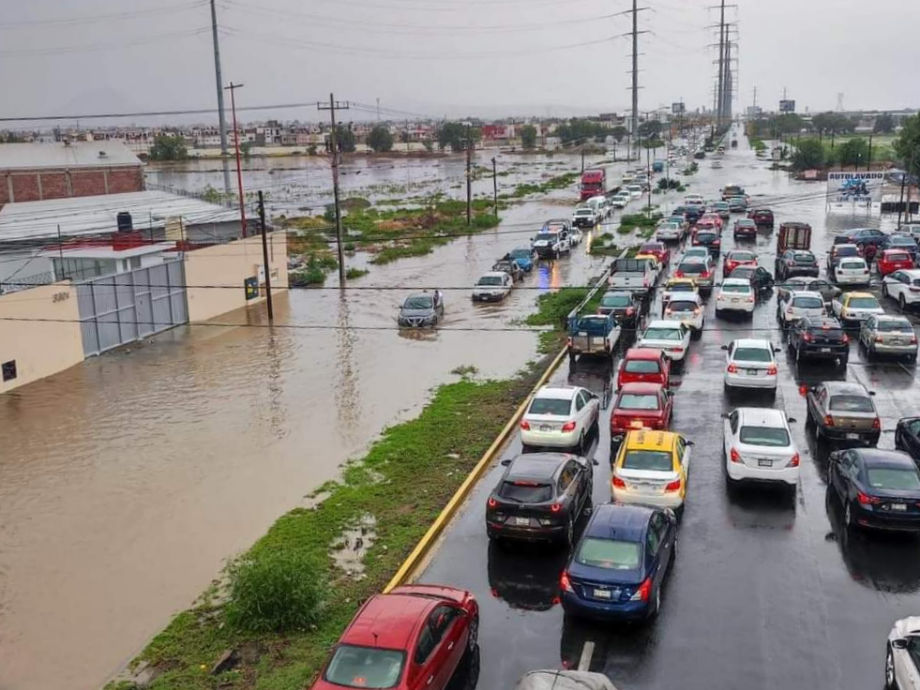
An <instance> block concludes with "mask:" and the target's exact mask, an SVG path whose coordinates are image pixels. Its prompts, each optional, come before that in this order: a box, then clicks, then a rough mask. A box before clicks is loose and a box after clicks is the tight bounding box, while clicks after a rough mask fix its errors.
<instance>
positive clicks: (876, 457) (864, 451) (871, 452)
mask: <svg viewBox="0 0 920 690" xmlns="http://www.w3.org/2000/svg"><path fill="white" fill-rule="evenodd" d="M856 451H857V453H858V455H859V457H860V458H862V461H863V462H864V463H865V465H866V466H867V467H903V468H905V469H908V468H909V469H916V468H917V465H916V463H914V459H913V458H912V457H910V456H909V455H908V454H907V453H904V452H903V451H900V450H883V449H881V448H857V449H856Z"/></svg>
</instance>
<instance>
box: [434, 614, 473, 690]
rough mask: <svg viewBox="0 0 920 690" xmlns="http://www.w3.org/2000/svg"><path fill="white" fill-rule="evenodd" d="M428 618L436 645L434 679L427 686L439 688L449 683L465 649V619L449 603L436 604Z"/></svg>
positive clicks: (439, 689)
mask: <svg viewBox="0 0 920 690" xmlns="http://www.w3.org/2000/svg"><path fill="white" fill-rule="evenodd" d="M429 620H430V625H431V628H432V632H433V634H434V636H435V638H436V639H437V646H436V647H435V650H434V657H435V660H434V663H435V668H434V672H435V679H434V680H433V681H432V682H431V685H429V686H428V687H429V688H438V690H441V689H442V688H446V687H447V685H448V684H449V683H450V679H451V678H452V677H453V675H454V671H455V670H456V669H457V666H458V665H459V664H460V659H461V658H462V657H463V653H464V651H465V650H466V645H465V644H463V640H462V637H463V633H464V630H465V625H464V622H465V621H464V619H463V612H462V611H461V610H460V609H459V608H457V607H456V606H451V605H449V604H442V605H440V606H438V607H437V608H436V609H435V610H434V611H433V612H432V613H431V617H430V619H429ZM426 680H427V679H426Z"/></svg>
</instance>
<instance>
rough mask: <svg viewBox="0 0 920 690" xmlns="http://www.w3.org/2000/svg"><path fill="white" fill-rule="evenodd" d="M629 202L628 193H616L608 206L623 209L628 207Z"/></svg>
mask: <svg viewBox="0 0 920 690" xmlns="http://www.w3.org/2000/svg"><path fill="white" fill-rule="evenodd" d="M630 201H631V198H630V196H629V192H617V193H616V194H614V195H613V198H612V199H611V200H610V205H611V206H613V207H614V208H617V209H623V208H626V207H627V206H628V205H629V202H630Z"/></svg>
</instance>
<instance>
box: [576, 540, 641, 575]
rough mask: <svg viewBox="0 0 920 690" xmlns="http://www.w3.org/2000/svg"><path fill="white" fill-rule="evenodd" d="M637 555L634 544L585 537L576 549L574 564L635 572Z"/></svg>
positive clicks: (636, 548) (637, 550) (637, 551)
mask: <svg viewBox="0 0 920 690" xmlns="http://www.w3.org/2000/svg"><path fill="white" fill-rule="evenodd" d="M639 555H640V554H639V545H638V544H637V543H635V542H632V541H617V540H615V539H597V538H595V537H587V538H586V539H585V540H584V541H583V542H582V543H581V546H580V547H578V553H577V554H575V562H576V563H580V564H581V565H588V566H592V567H594V568H604V569H605V570H636V569H637V568H638V567H639Z"/></svg>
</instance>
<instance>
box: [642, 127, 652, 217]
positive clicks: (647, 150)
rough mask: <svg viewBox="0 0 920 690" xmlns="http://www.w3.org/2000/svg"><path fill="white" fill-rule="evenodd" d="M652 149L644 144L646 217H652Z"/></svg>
mask: <svg viewBox="0 0 920 690" xmlns="http://www.w3.org/2000/svg"><path fill="white" fill-rule="evenodd" d="M651 155H652V150H651V149H650V148H649V147H648V143H646V145H645V167H646V168H647V172H648V175H647V177H646V178H645V179H647V180H648V208H647V209H645V213H646V217H648V218H651V217H652V159H651ZM640 160H641V159H640Z"/></svg>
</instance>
